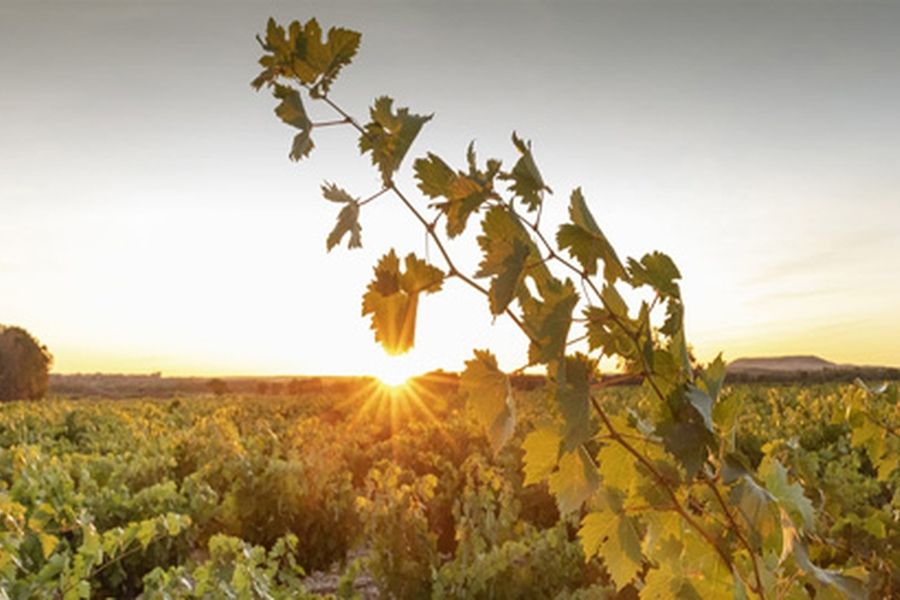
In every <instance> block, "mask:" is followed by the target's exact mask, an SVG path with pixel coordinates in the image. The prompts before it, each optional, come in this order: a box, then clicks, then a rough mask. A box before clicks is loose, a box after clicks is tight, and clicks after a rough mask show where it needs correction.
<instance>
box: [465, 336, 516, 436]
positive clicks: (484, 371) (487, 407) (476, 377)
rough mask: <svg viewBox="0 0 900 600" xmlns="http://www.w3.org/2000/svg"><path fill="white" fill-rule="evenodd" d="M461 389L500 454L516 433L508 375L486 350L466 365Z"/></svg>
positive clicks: (478, 353)
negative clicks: (501, 449) (514, 432)
mask: <svg viewBox="0 0 900 600" xmlns="http://www.w3.org/2000/svg"><path fill="white" fill-rule="evenodd" d="M459 383H460V388H461V389H462V391H463V393H465V394H466V395H467V396H468V398H469V407H470V408H471V409H472V410H473V412H474V413H475V417H476V418H477V420H478V422H479V423H480V424H481V426H482V427H483V428H484V429H485V431H486V432H487V434H488V439H490V441H491V446H492V447H493V449H494V451H495V452H497V451H499V450H500V448H502V447H503V445H504V444H506V442H507V441H509V438H510V437H512V434H513V431H514V429H515V419H516V417H515V405H514V401H513V395H512V386H511V385H510V383H509V377H507V375H506V373H504V372H503V371H501V370H500V369H499V368H498V367H497V359H496V358H495V357H494V355H493V354H491V353H490V352H488V351H486V350H476V351H475V358H474V359H472V360H467V361H466V368H465V370H464V371H463V373H462V376H461V377H460V381H459Z"/></svg>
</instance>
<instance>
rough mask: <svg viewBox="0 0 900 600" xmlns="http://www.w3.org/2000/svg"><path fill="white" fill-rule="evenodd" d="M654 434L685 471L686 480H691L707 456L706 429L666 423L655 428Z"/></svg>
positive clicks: (684, 424) (683, 423)
mask: <svg viewBox="0 0 900 600" xmlns="http://www.w3.org/2000/svg"><path fill="white" fill-rule="evenodd" d="M656 433H657V435H659V437H661V438H662V439H663V444H664V445H665V448H666V450H668V451H669V452H670V453H672V455H673V456H674V457H675V458H676V459H678V462H680V463H681V465H682V466H683V467H684V469H685V471H687V476H688V479H692V478H693V477H694V475H696V474H697V472H698V471H699V470H700V467H701V466H703V463H704V462H706V458H707V456H708V455H709V445H710V434H709V431H708V430H707V429H706V427H704V426H703V425H701V424H699V423H693V422H666V423H662V424H660V425H659V426H658V427H657V429H656Z"/></svg>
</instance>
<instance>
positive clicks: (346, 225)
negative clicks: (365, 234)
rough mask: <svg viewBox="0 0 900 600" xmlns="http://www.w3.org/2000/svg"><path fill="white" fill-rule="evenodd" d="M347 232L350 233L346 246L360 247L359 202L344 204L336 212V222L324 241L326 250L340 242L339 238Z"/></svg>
mask: <svg viewBox="0 0 900 600" xmlns="http://www.w3.org/2000/svg"><path fill="white" fill-rule="evenodd" d="M348 233H349V234H350V238H349V240H348V242H347V247H348V248H362V238H361V236H360V234H361V233H362V227H361V226H360V224H359V204H357V203H356V202H355V201H354V202H351V203H349V204H347V205H346V206H344V208H342V209H341V212H339V213H338V217H337V223H336V224H335V226H334V229H332V230H331V233H329V234H328V239H327V240H326V241H325V247H326V248H327V249H328V251H331V249H332V248H334V247H335V246H337V245H338V244H340V243H341V239H343V237H344V235H346V234H348Z"/></svg>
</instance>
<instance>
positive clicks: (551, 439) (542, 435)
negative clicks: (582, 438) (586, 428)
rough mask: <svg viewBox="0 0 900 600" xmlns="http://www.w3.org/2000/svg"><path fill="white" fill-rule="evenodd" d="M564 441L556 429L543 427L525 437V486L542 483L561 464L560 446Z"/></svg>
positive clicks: (523, 467) (523, 465)
mask: <svg viewBox="0 0 900 600" xmlns="http://www.w3.org/2000/svg"><path fill="white" fill-rule="evenodd" d="M561 441H562V438H561V437H560V435H559V433H558V432H557V431H556V429H554V428H551V427H541V428H540V429H535V430H534V431H532V432H531V433H529V434H528V435H526V436H525V441H524V442H522V449H523V450H524V451H525V456H524V457H523V458H522V472H523V473H524V474H525V481H524V482H523V485H531V484H533V483H540V482H542V481H544V480H545V479H547V478H548V477H549V476H550V473H552V472H553V469H555V468H556V465H557V463H558V462H559V445H560V442H561Z"/></svg>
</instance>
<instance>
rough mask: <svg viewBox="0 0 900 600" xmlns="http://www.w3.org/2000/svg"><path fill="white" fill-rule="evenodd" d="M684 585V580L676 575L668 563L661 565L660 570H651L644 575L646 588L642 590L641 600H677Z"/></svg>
mask: <svg viewBox="0 0 900 600" xmlns="http://www.w3.org/2000/svg"><path fill="white" fill-rule="evenodd" d="M683 583H684V578H683V577H682V576H681V575H679V574H677V573H675V572H674V571H673V570H672V567H671V566H669V564H668V563H662V564H660V566H659V568H656V569H650V570H649V571H648V572H647V574H646V575H644V587H642V588H641V592H640V598H641V600H670V599H671V598H677V597H679V596H678V592H679V590H681V586H682V584H683Z"/></svg>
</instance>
